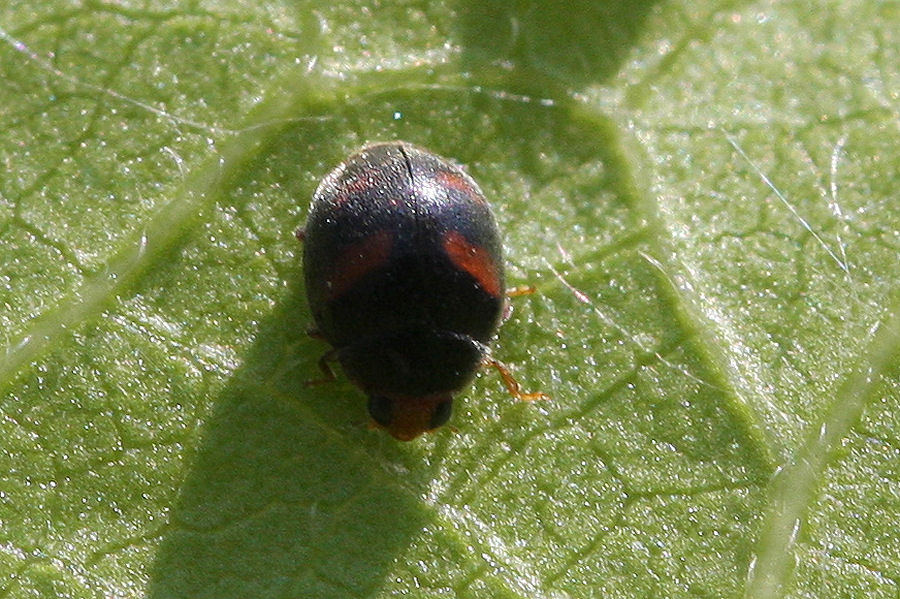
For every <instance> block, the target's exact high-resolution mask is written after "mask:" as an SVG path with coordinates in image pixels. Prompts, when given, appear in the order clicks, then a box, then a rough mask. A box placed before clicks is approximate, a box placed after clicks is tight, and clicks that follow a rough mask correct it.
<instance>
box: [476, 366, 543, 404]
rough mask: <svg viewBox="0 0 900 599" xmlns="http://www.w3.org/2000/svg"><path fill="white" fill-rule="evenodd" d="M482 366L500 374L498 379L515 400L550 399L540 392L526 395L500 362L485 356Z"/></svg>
mask: <svg viewBox="0 0 900 599" xmlns="http://www.w3.org/2000/svg"><path fill="white" fill-rule="evenodd" d="M481 363H482V365H484V366H491V367H493V368H496V369H497V372H499V373H500V378H501V379H503V384H504V385H505V386H506V390H507V391H509V394H510V395H512V396H513V397H515V398H516V399H521V400H522V401H535V400H538V399H550V396H549V395H547V394H546V393H541V392H540V391H538V392H536V393H528V392H525V391H522V388H521V386H520V385H519V381H517V380H516V378H515V377H514V376H513V375H512V373H511V372H510V371H509V368H507V367H506V366H505V365H504V364H503V363H502V362H500V361H498V360H495V359H494V358H491V357H489V356H485V357H484V359H483V360H482V362H481Z"/></svg>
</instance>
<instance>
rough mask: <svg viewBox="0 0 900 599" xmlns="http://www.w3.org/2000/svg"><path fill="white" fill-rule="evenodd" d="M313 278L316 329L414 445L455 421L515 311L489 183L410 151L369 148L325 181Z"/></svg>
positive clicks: (312, 219) (313, 223)
mask: <svg viewBox="0 0 900 599" xmlns="http://www.w3.org/2000/svg"><path fill="white" fill-rule="evenodd" d="M298 237H299V238H300V239H301V240H302V241H303V243H304V252H303V270H304V277H305V280H306V293H307V298H308V301H309V306H310V310H311V311H312V315H313V319H314V321H315V325H316V329H315V331H314V334H316V335H317V336H319V337H321V338H323V339H324V340H325V341H327V342H328V343H329V344H331V346H332V347H333V349H332V350H331V351H330V352H328V353H326V354H325V355H324V356H322V359H321V360H320V365H321V367H322V370H323V371H324V372H325V373H326V375H327V377H328V378H327V379H326V380H332V379H333V378H334V375H333V373H332V372H331V369H330V368H329V366H328V362H329V361H331V360H336V361H338V362H340V364H341V367H342V369H343V371H344V373H345V374H346V375H347V377H348V378H349V379H350V380H351V381H352V382H353V383H354V384H355V385H356V386H358V387H359V388H360V389H362V390H363V391H364V392H365V393H366V394H367V395H368V398H369V404H368V408H369V414H370V415H371V417H372V419H373V421H374V423H375V424H376V425H377V426H379V427H381V428H384V429H386V430H387V431H388V432H389V433H390V434H391V435H392V436H393V437H394V438H396V439H399V440H402V441H409V440H411V439H414V438H415V437H417V436H419V435H420V434H422V433H423V432H426V431H430V430H433V429H436V428H438V427H440V426H441V425H443V424H445V423H446V422H447V420H448V419H449V418H450V413H451V410H452V401H453V394H454V393H455V392H457V391H459V390H460V389H462V388H463V387H464V386H465V385H466V384H467V383H468V382H469V381H470V380H471V379H472V378H473V376H474V374H475V370H476V369H477V367H478V366H479V364H481V363H482V362H487V363H488V364H491V365H493V366H495V367H497V368H498V369H499V370H500V372H501V375H503V380H504V382H505V383H506V385H507V387H509V388H510V390H511V392H513V393H514V394H516V395H517V396H519V397H522V398H523V399H531V398H533V397H534V396H542V394H523V393H520V392H519V391H518V385H517V384H516V383H515V381H514V380H513V379H512V377H511V375H510V374H509V373H508V372H507V371H506V370H505V369H504V368H503V367H502V365H500V364H499V363H497V362H496V361H494V360H493V359H491V358H489V357H488V353H487V352H488V343H489V342H490V340H491V338H492V337H493V336H494V333H495V332H496V330H497V327H498V325H499V322H500V318H501V313H502V312H503V308H504V302H505V283H504V276H503V255H502V248H501V243H500V236H499V232H498V230H497V224H496V222H495V221H494V216H493V214H492V212H491V208H490V206H489V205H488V203H487V201H486V200H485V198H484V195H483V194H482V192H481V189H480V188H479V187H478V184H477V183H475V181H473V180H472V178H471V177H469V175H467V174H466V173H465V172H463V171H462V170H461V169H460V168H459V167H457V166H455V165H453V164H451V163H450V162H448V161H447V160H445V159H443V158H440V157H438V156H436V155H434V154H432V153H430V152H427V151H426V150H423V149H421V148H418V147H416V146H413V145H411V144H409V143H406V142H390V143H377V144H373V145H369V146H366V147H364V148H362V149H361V150H360V151H359V152H357V153H356V154H353V155H352V156H350V157H349V158H348V159H347V160H346V161H345V162H344V163H343V164H341V165H339V166H338V167H337V168H336V169H334V170H333V171H332V172H331V173H329V174H328V175H327V176H326V177H325V179H323V180H322V182H321V183H320V184H319V187H318V189H317V190H316V192H315V194H314V196H313V199H312V204H311V206H310V210H309V216H308V217H307V221H306V227H305V229H303V230H301V231H298Z"/></svg>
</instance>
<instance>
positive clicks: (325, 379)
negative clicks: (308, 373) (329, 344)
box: [306, 349, 338, 386]
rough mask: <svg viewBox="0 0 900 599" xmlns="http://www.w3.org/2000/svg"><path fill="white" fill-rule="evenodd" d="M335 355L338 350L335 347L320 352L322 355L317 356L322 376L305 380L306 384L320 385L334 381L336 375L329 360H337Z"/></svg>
mask: <svg viewBox="0 0 900 599" xmlns="http://www.w3.org/2000/svg"><path fill="white" fill-rule="evenodd" d="M337 356H338V351H337V350H336V349H333V350H331V351H329V352H325V353H324V354H322V357H321V358H319V369H320V370H321V371H322V378H320V379H312V380H309V381H306V385H307V386H310V385H321V384H322V383H333V382H334V381H336V380H337V376H336V375H335V374H334V369H333V368H332V367H331V365H330V364H329V362H334V361H335V360H337Z"/></svg>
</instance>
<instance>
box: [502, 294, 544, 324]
mask: <svg viewBox="0 0 900 599" xmlns="http://www.w3.org/2000/svg"><path fill="white" fill-rule="evenodd" d="M532 293H537V287H535V286H534V285H519V286H517V287H513V288H512V289H507V290H506V298H505V299H504V300H503V314H502V315H501V316H500V321H501V322H506V321H507V320H509V317H510V316H512V312H513V307H512V302H511V301H509V298H511V297H519V296H520V295H531V294H532Z"/></svg>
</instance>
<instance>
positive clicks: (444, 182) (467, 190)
mask: <svg viewBox="0 0 900 599" xmlns="http://www.w3.org/2000/svg"><path fill="white" fill-rule="evenodd" d="M435 178H436V179H437V181H438V183H440V185H441V186H442V187H449V188H450V189H455V190H456V191H458V192H460V193H462V194H464V195H465V196H466V197H467V198H470V199H473V200H477V201H478V202H480V203H484V196H482V195H481V191H479V189H478V188H477V187H475V186H474V185H473V184H472V182H471V181H470V180H469V179H468V178H467V177H464V176H463V175H462V174H460V173H453V172H450V171H438V172H437V174H435Z"/></svg>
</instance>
